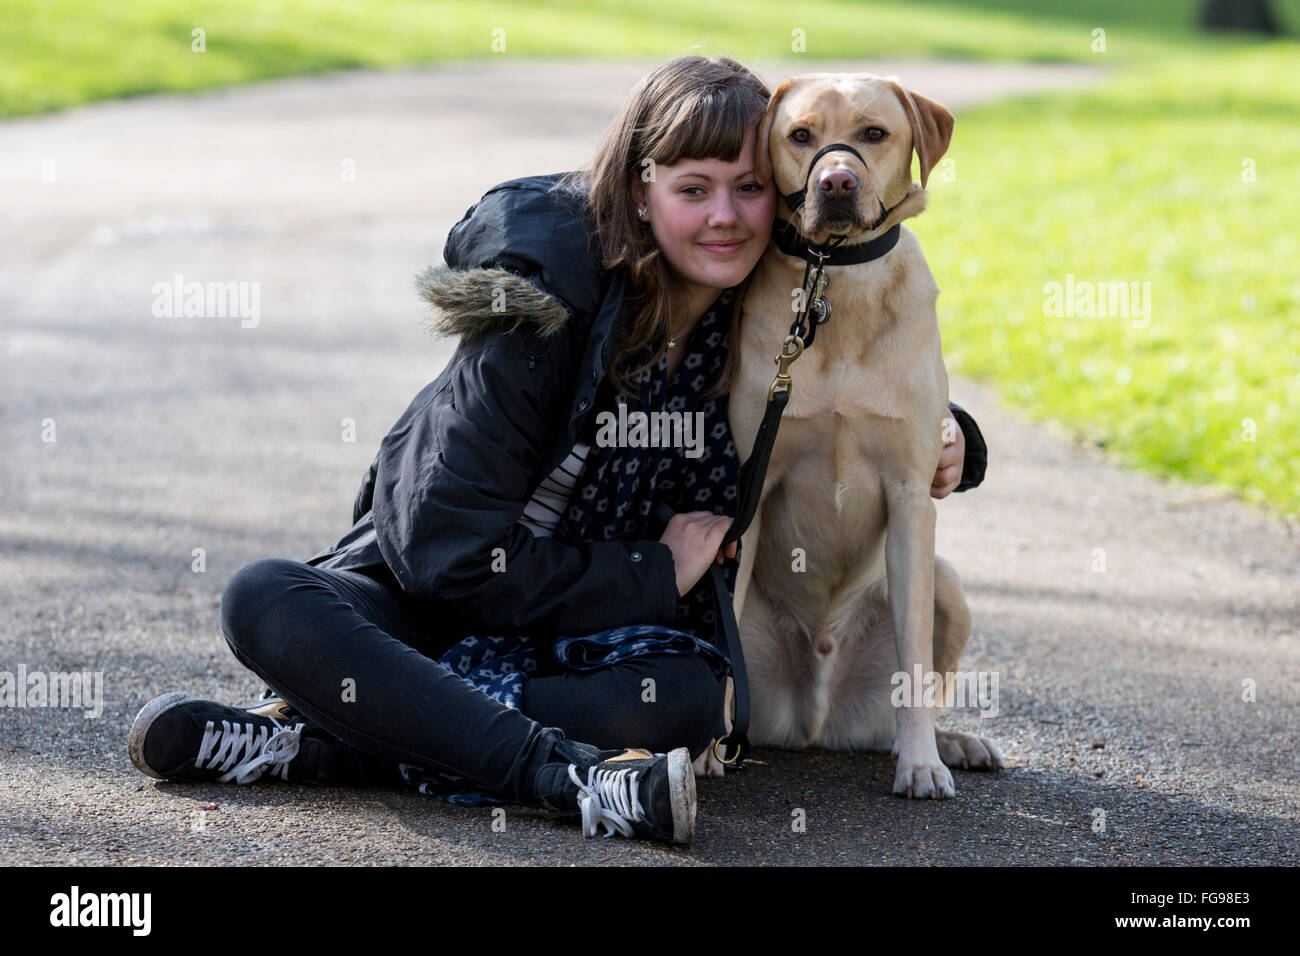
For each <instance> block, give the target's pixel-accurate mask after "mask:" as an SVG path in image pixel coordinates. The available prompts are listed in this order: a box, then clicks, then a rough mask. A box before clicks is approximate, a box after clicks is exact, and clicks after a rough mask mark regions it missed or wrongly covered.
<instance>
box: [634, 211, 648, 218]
mask: <svg viewBox="0 0 1300 956" xmlns="http://www.w3.org/2000/svg"><path fill="white" fill-rule="evenodd" d="M636 214H637V215H638V216H640V217H641V218H642V219H644V218H645V214H646V211H645V210H644V209H637V211H636Z"/></svg>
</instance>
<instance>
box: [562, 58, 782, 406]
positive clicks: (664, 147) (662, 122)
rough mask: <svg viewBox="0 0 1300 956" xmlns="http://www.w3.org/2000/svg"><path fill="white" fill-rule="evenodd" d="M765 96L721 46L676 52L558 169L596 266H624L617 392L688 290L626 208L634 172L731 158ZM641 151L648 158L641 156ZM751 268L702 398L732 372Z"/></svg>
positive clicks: (613, 373) (717, 391) (720, 391)
mask: <svg viewBox="0 0 1300 956" xmlns="http://www.w3.org/2000/svg"><path fill="white" fill-rule="evenodd" d="M770 98H771V94H770V93H769V91H768V89H767V87H766V86H765V85H764V84H763V81H762V80H760V79H759V78H758V77H757V76H755V75H754V74H753V73H751V72H750V71H749V70H748V69H746V68H745V67H744V66H742V65H741V64H739V63H737V62H736V61H735V60H732V59H730V58H728V57H725V56H711V57H706V56H698V55H691V56H679V57H677V58H676V59H673V60H670V61H668V62H667V63H665V64H664V65H663V66H660V67H659V68H657V69H656V70H654V71H653V72H651V73H650V74H649V75H648V76H646V77H645V78H644V79H643V80H642V81H641V82H640V83H639V84H637V86H636V88H635V89H634V90H633V91H632V94H631V96H629V97H628V100H627V102H626V103H625V104H624V106H623V109H622V110H621V112H620V113H619V114H618V116H617V117H615V119H614V122H613V123H612V124H611V125H610V127H609V129H608V131H607V132H606V134H605V138H604V140H603V141H602V142H601V144H600V146H599V147H598V148H597V150H596V155H595V157H594V159H593V160H592V162H591V164H590V165H589V166H588V167H586V168H585V169H579V170H575V171H574V172H572V173H570V174H569V175H568V176H565V177H562V179H561V180H560V182H559V183H557V185H556V188H558V189H576V190H577V191H578V192H579V193H581V194H582V195H583V196H584V198H585V201H586V205H587V209H588V212H589V213H590V215H591V217H592V220H593V222H594V224H595V229H596V236H597V238H598V240H599V243H600V250H601V256H602V266H603V268H605V269H615V268H624V269H626V270H627V272H628V275H629V283H628V289H629V292H628V294H627V297H626V298H627V303H626V304H627V307H629V308H630V310H631V318H630V320H629V321H628V324H627V329H626V334H625V335H624V336H623V339H622V341H621V342H620V344H619V346H618V348H617V350H616V352H615V356H614V360H613V363H612V365H613V368H611V369H609V370H608V371H609V376H610V379H611V381H612V382H613V384H614V387H615V388H616V389H617V390H618V391H619V393H620V394H622V395H623V396H624V397H626V398H628V399H631V398H633V395H632V393H631V391H629V389H628V388H627V386H626V383H627V382H629V381H631V380H632V379H634V378H635V377H636V376H637V375H639V374H640V373H641V372H642V371H644V370H645V369H647V368H649V367H650V366H651V365H653V364H654V363H655V362H658V361H659V356H660V355H662V354H663V350H662V349H661V350H660V351H659V353H658V354H656V355H655V357H654V358H653V359H652V360H651V361H650V362H649V363H648V364H645V365H642V366H641V367H640V368H636V369H633V370H631V371H629V372H627V373H626V375H625V376H623V375H622V373H621V369H622V365H623V363H624V361H625V360H626V359H628V358H629V357H630V356H632V355H634V354H635V353H636V352H638V351H640V350H641V349H642V348H644V347H645V346H646V345H647V344H648V343H649V342H651V341H652V340H653V339H654V337H655V335H656V334H658V332H659V331H660V330H664V332H665V334H666V332H667V330H668V329H669V328H671V325H670V324H669V319H670V318H671V317H672V316H674V315H680V314H681V313H682V312H683V311H684V309H685V305H686V293H685V290H684V289H683V288H682V287H681V285H680V283H678V282H676V281H675V280H674V278H673V274H672V272H671V270H670V268H669V264H668V262H667V260H666V259H665V258H664V256H663V252H662V250H661V249H660V248H659V245H658V243H656V242H655V238H654V233H653V232H652V231H651V230H650V227H649V225H648V224H647V223H645V222H642V221H641V220H640V219H639V218H638V217H637V215H636V212H635V210H634V209H633V205H634V202H633V198H632V183H633V177H635V176H642V175H643V174H644V171H645V170H646V169H647V168H651V169H653V168H654V167H655V166H671V165H673V164H674V163H676V162H678V161H679V160H682V159H719V160H722V161H723V162H728V163H731V162H735V161H736V159H737V158H739V156H740V151H741V149H742V148H743V147H744V145H745V139H746V137H747V136H748V135H749V133H750V131H751V130H754V129H756V128H757V127H758V124H759V122H760V120H762V118H763V114H764V113H765V112H766V110H767V103H768V100H769V99H770ZM647 160H650V161H653V163H652V164H647ZM748 285H749V277H748V276H747V277H746V278H745V280H744V281H743V282H742V283H741V284H740V286H739V287H738V288H737V289H736V298H735V301H734V302H733V303H732V310H731V339H730V341H731V343H732V348H731V349H729V353H728V355H727V364H726V366H725V367H724V368H723V371H722V374H721V375H720V376H719V377H718V381H717V382H715V383H714V385H713V387H712V388H710V389H709V391H708V392H707V393H706V394H705V395H704V398H705V399H710V398H717V397H719V396H722V395H725V394H726V393H727V392H728V391H729V390H730V388H731V380H732V377H733V375H734V374H735V365H736V354H737V352H738V351H739V349H737V348H736V347H735V344H736V343H737V342H738V341H739V336H738V326H739V323H740V304H741V301H742V300H743V299H744V297H745V289H746V287H747V286H748Z"/></svg>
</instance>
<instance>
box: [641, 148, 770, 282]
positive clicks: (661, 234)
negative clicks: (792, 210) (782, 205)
mask: <svg viewBox="0 0 1300 956" xmlns="http://www.w3.org/2000/svg"><path fill="white" fill-rule="evenodd" d="M757 135H758V131H757V130H756V129H751V130H750V131H749V136H748V137H747V138H746V140H745V146H744V148H743V149H742V150H741V151H740V156H739V157H738V158H737V160H736V161H735V162H734V163H727V162H724V161H722V160H720V159H683V160H681V161H679V162H676V163H674V164H673V165H671V166H663V165H660V166H657V167H655V177H654V181H653V182H648V183H646V182H641V181H639V180H638V181H637V182H635V183H634V184H633V190H632V191H633V196H634V198H635V200H636V204H637V208H638V209H645V210H646V215H645V217H644V218H643V220H642V221H648V222H649V224H650V228H651V229H652V230H653V231H654V237H655V241H656V242H658V244H659V248H660V249H661V250H662V251H663V254H664V257H665V258H666V259H667V260H668V264H669V265H670V266H671V267H672V269H673V271H674V272H675V273H676V274H677V277H678V279H679V280H681V281H682V282H683V283H684V284H685V285H686V286H687V287H688V289H690V291H703V290H706V289H707V290H714V291H721V290H723V289H729V288H731V287H732V286H734V285H738V284H739V283H740V282H741V281H743V280H744V278H745V276H747V275H749V273H750V271H751V270H752V269H753V268H754V266H755V265H757V264H758V260H759V258H761V257H762V255H763V251H764V250H765V249H766V248H767V243H768V240H769V239H770V238H771V236H772V220H773V217H774V216H775V215H776V187H775V185H774V183H773V181H772V180H770V179H769V180H768V182H766V183H760V182H759V181H758V179H756V178H755V176H754V139H755V137H756V136H757Z"/></svg>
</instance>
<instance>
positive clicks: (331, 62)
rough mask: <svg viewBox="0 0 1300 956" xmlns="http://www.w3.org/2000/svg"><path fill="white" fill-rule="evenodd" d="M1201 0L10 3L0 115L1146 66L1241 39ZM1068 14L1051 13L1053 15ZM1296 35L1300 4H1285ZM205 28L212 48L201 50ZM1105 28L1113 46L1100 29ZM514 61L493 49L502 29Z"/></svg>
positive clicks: (1299, 0)
mask: <svg viewBox="0 0 1300 956" xmlns="http://www.w3.org/2000/svg"><path fill="white" fill-rule="evenodd" d="M1198 3H1199V0H1153V2H1137V0H1075V2H1072V3H1070V4H1059V5H1058V4H1051V3H1042V2H1039V0H948V2H928V0H927V2H920V3H917V2H908V3H904V2H899V0H895V2H874V0H873V2H862V0H818V2H812V3H799V4H787V3H782V2H772V0H768V2H754V0H713V2H711V3H708V4H703V3H699V2H698V0H654V2H653V3H630V2H626V0H553V2H546V3H542V2H527V0H513V2H511V0H482V2H460V0H456V2H452V0H446V2H439V0H279V2H273V0H218V2H214V0H199V2H196V3H189V4H179V3H176V2H168V0H129V2H123V0H6V3H5V8H4V26H3V29H0V117H6V116H19V115H24V114H30V113H40V112H44V111H48V110H54V109H61V108H66V107H69V106H75V105H78V104H81V103H86V102H90V101H93V100H98V99H105V98H111V97H120V96H129V95H135V94H140V93H148V92H158V91H185V90H197V89H203V88H206V87H213V86H221V85H227V84H234V83H245V82H248V81H250V80H258V79H267V78H270V77H275V76H288V75H292V74H301V73H310V72H314V71H320V70H330V69H339V68H345V67H357V66H371V67H393V66H399V65H402V64H410V63H419V62H436V61H446V60H460V59H466V58H475V57H493V56H518V57H644V58H647V59H651V60H653V59H657V58H662V59H668V58H670V57H673V56H676V55H679V54H681V53H686V52H704V53H710V54H712V53H721V54H726V55H730V56H733V57H736V58H737V59H739V60H741V62H744V63H750V64H753V65H758V66H761V64H762V63H763V62H765V61H768V60H772V59H775V58H789V57H792V56H794V55H795V54H794V53H792V48H791V44H792V31H794V30H796V29H798V30H802V31H804V36H805V51H806V55H807V56H808V57H809V58H822V57H836V58H848V59H855V58H861V59H866V58H869V57H879V56H891V57H893V56H951V57H969V58H996V59H1010V60H1069V61H1082V62H1090V63H1099V62H1101V63H1107V64H1114V63H1125V62H1132V63H1139V62H1148V61H1150V60H1151V59H1153V58H1159V57H1163V56H1166V55H1169V54H1170V53H1172V52H1176V51H1179V50H1187V49H1189V48H1195V49H1203V50H1205V51H1207V52H1210V51H1214V50H1218V49H1222V48H1223V47H1225V46H1232V45H1235V44H1237V43H1240V42H1241V41H1240V40H1231V39H1229V40H1208V39H1204V38H1202V37H1201V36H1200V35H1198V34H1197V33H1195V32H1194V30H1193V22H1194V11H1195V9H1196V7H1197V5H1198ZM1058 6H1060V7H1062V8H1066V7H1068V9H1060V10H1058V9H1056V7H1058ZM1278 8H1279V10H1280V15H1281V18H1282V20H1283V23H1284V24H1285V25H1286V26H1287V27H1288V28H1289V29H1291V30H1294V29H1296V27H1297V26H1300V0H1281V2H1279V3H1278ZM195 28H202V29H203V30H204V31H206V37H205V43H206V52H202V53H197V52H193V51H192V50H191V43H192V40H191V34H192V31H193V30H194V29H195ZM1094 28H1102V29H1104V30H1105V31H1106V52H1105V53H1095V52H1093V49H1092V44H1093V39H1092V34H1091V31H1092V30H1093V29H1094ZM498 29H500V30H503V31H504V39H505V51H504V52H493V48H492V44H493V38H494V33H493V31H494V30H498Z"/></svg>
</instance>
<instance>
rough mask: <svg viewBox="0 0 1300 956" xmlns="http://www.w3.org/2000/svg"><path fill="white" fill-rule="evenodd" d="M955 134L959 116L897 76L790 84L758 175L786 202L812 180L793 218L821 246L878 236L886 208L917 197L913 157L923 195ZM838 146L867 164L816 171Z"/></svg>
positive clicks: (766, 124)
mask: <svg viewBox="0 0 1300 956" xmlns="http://www.w3.org/2000/svg"><path fill="white" fill-rule="evenodd" d="M952 126H953V119H952V114H951V113H950V112H948V110H947V109H946V108H945V107H944V106H942V105H941V104H939V103H936V102H935V101H934V100H931V99H928V98H927V97H924V96H921V95H920V94H919V93H914V92H912V91H911V90H907V89H905V88H904V87H903V86H902V85H901V84H900V83H899V82H898V81H897V80H896V79H893V78H890V77H883V76H877V75H875V74H874V73H808V74H804V75H802V76H795V77H790V78H788V79H786V80H784V81H783V82H782V83H781V85H780V86H778V87H777V88H776V92H775V93H773V94H772V99H771V100H770V101H769V102H768V106H767V113H766V114H765V115H764V117H763V122H762V124H761V125H760V126H759V131H758V139H757V143H756V146H755V151H756V155H755V157H754V171H755V175H756V176H757V177H758V178H759V179H760V181H764V182H765V181H766V180H767V179H768V178H769V177H775V179H776V188H777V190H778V191H779V192H780V193H781V194H783V195H784V194H787V193H791V192H794V191H795V190H798V189H801V188H803V186H804V178H805V177H807V189H806V190H805V192H804V204H803V206H802V208H801V210H800V212H799V213H797V214H795V215H794V216H793V217H791V218H792V220H793V221H794V223H795V225H796V226H797V227H798V228H799V230H800V232H802V233H803V234H804V235H805V236H807V237H808V238H810V239H812V240H814V241H816V242H824V241H825V240H826V239H827V238H829V236H830V235H832V234H842V235H846V236H848V237H849V241H850V242H852V241H855V240H858V239H863V238H866V237H867V236H868V235H870V234H871V232H872V230H871V229H870V226H871V224H872V223H874V222H875V221H876V219H877V218H878V217H879V215H880V211H881V208H882V206H883V207H884V208H886V209H888V208H891V207H892V206H894V205H895V204H896V203H898V202H900V201H902V200H903V199H904V197H906V196H907V195H908V193H909V192H910V191H911V190H912V188H913V187H912V153H913V152H915V153H916V155H917V157H918V158H919V159H920V162H921V189H924V188H925V184H926V182H927V181H928V180H929V178H930V170H931V169H933V168H934V166H935V164H936V163H937V162H938V161H939V160H940V158H941V157H942V156H943V154H944V153H945V152H947V150H948V144H949V142H951V140H952ZM830 143H846V144H848V145H849V146H852V147H853V148H854V149H856V150H857V151H858V152H859V153H861V154H862V158H863V159H864V160H866V162H865V164H864V163H862V162H860V161H859V160H858V158H857V157H855V156H854V155H853V154H852V153H850V152H848V151H847V150H832V151H831V152H828V153H826V154H825V155H823V156H822V157H821V158H820V159H818V160H817V163H816V165H815V168H813V169H812V170H811V172H810V170H809V168H808V166H809V163H810V162H811V160H812V158H813V156H815V155H816V154H817V151H818V150H820V149H821V148H822V147H823V146H826V145H828V144H830ZM918 192H919V190H918ZM921 205H922V204H921V203H920V202H918V204H917V206H916V208H915V209H913V210H911V212H912V213H913V214H914V213H915V212H919V211H920V208H921ZM904 212H905V213H906V212H907V210H904ZM778 214H780V215H789V210H788V209H787V208H784V207H781V208H778ZM892 218H894V217H891V219H892ZM880 228H885V227H884V226H881V227H880Z"/></svg>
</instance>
